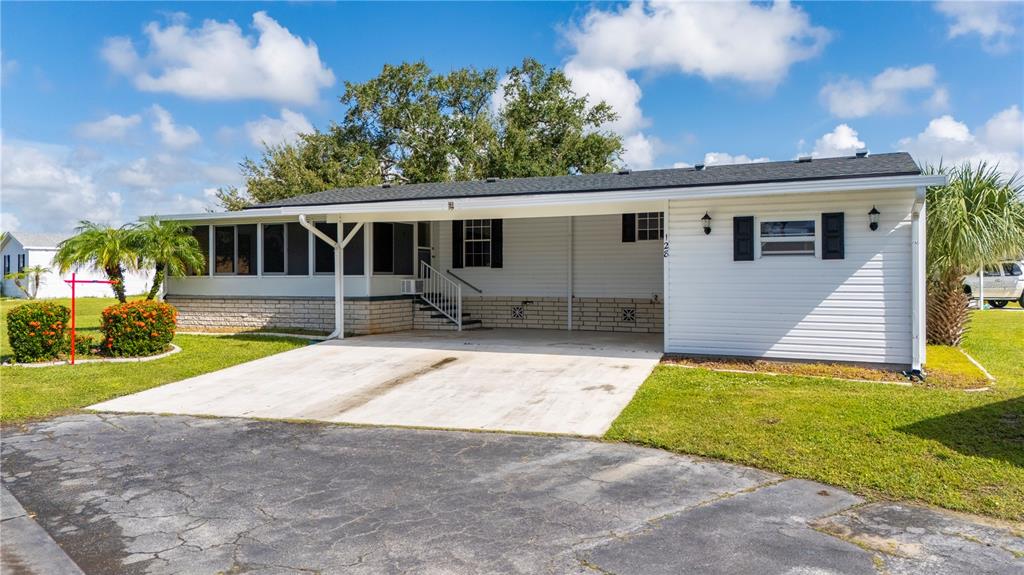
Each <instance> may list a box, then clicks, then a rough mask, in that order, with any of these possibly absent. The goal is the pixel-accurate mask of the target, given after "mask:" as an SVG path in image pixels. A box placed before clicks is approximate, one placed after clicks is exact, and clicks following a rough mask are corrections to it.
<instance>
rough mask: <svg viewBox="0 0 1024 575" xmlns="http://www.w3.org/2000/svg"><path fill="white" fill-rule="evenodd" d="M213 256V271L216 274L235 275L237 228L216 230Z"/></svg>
mask: <svg viewBox="0 0 1024 575" xmlns="http://www.w3.org/2000/svg"><path fill="white" fill-rule="evenodd" d="M213 256H214V264H213V271H214V272H215V273H218V274H233V273H235V226H223V227H220V226H218V227H216V228H214V230H213Z"/></svg>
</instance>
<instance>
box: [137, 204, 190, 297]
mask: <svg viewBox="0 0 1024 575" xmlns="http://www.w3.org/2000/svg"><path fill="white" fill-rule="evenodd" d="M134 233H135V235H136V241H137V245H138V248H139V255H140V256H141V257H142V259H143V260H144V261H145V262H146V263H149V264H152V265H153V267H154V274H153V287H151V288H150V290H149V294H148V295H147V296H146V299H148V300H151V299H153V298H155V297H156V294H157V293H159V291H160V286H161V284H163V282H164V279H165V277H166V275H167V274H170V275H172V276H183V275H185V274H187V273H188V270H189V269H204V268H205V267H206V254H204V253H203V250H202V249H201V248H200V247H199V241H198V240H196V238H195V237H194V236H193V235H192V233H191V228H190V227H189V226H187V225H184V224H182V223H179V222H169V221H163V222H161V221H160V220H158V219H157V218H156V217H149V218H146V219H145V220H143V222H142V224H141V225H140V226H138V227H137V228H135V230H134Z"/></svg>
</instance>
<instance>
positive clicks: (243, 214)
mask: <svg viewBox="0 0 1024 575" xmlns="http://www.w3.org/2000/svg"><path fill="white" fill-rule="evenodd" d="M944 181H945V178H944V176H927V175H922V174H921V171H920V170H919V168H918V167H917V165H916V164H915V163H914V161H913V159H912V158H911V157H910V156H909V155H908V154H904V153H897V154H880V155H867V154H857V155H856V156H851V157H845V158H829V159H813V160H811V159H801V160H798V161H787V162H770V163H760V164H744V165H730V166H708V167H704V166H696V167H694V168H685V169H666V170H650V171H641V172H629V171H622V172H619V173H611V174H592V175H573V176H560V177H542V178H517V179H509V180H499V179H493V178H492V179H488V180H485V181H472V182H446V183H433V184H411V185H395V186H386V185H385V186H378V187H367V188H348V189H338V190H328V191H325V192H319V193H314V194H309V195H305V196H299V197H295V198H289V199H286V200H280V201H277V202H271V203H268V204H263V205H260V206H255V207H252V208H249V209H246V210H242V211H237V212H230V213H205V214H186V215H177V216H163V217H162V219H165V220H179V221H185V222H188V223H190V224H192V225H193V234H194V235H195V236H196V238H197V239H198V240H199V242H200V244H201V245H202V246H203V248H204V249H205V250H207V251H208V253H209V265H208V268H207V269H205V270H197V271H196V274H195V275H193V276H189V277H182V278H172V279H170V280H169V281H168V287H167V296H166V297H167V300H168V301H171V302H172V303H174V304H175V305H176V306H178V309H179V311H180V316H179V318H180V320H181V322H182V323H183V324H184V325H188V326H191V327H193V328H204V327H206V328H237V327H266V326H280V327H304V328H312V329H323V330H325V331H331V330H333V334H332V335H339V334H344V333H357V334H361V333H380V332H386V331H397V330H403V329H412V328H417V329H419V328H427V329H453V328H456V329H458V328H463V329H465V328H469V327H474V326H483V327H526V328H547V329H567V330H609V331H626V332H659V333H664V350H665V352H666V353H676V354H691V355H729V356H745V357H768V358H794V359H808V360H827V361H849V362H864V363H881V364H891V365H899V366H911V367H913V368H920V366H921V364H922V363H923V360H924V349H925V345H924V335H923V334H924V321H925V319H924V315H925V314H924V263H925V262H924V253H925V251H924V229H925V226H924V210H925V206H924V197H925V196H924V190H925V188H926V187H927V186H929V185H937V184H942V183H943V182H944ZM339 224H340V226H341V228H342V232H341V234H340V235H339V233H338V227H339ZM336 242H337V243H340V245H342V246H343V249H340V250H339V249H335V248H334V245H336ZM341 270H343V271H344V274H342V273H340V271H341ZM415 279H420V280H422V281H420V282H419V283H418V284H417V283H415V282H410V281H408V280H415ZM412 291H419V292H420V295H418V296H411V295H408V293H409V292H412Z"/></svg>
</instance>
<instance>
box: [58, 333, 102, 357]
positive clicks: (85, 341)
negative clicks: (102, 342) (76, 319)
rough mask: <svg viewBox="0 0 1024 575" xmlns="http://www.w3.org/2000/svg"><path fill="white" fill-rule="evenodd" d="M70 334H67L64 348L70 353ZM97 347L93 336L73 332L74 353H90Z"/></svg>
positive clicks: (81, 354)
mask: <svg viewBox="0 0 1024 575" xmlns="http://www.w3.org/2000/svg"><path fill="white" fill-rule="evenodd" d="M70 344H71V334H70V333H69V334H68V337H67V345H66V346H65V349H66V350H67V351H68V352H69V353H70V351H71V345H70ZM96 347H98V345H97V343H96V340H95V338H93V337H92V336H91V335H82V334H79V333H76V334H75V355H77V356H79V357H82V356H86V355H91V354H92V353H93V350H94V349H95V348H96Z"/></svg>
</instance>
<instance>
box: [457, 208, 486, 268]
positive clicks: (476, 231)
mask: <svg viewBox="0 0 1024 575" xmlns="http://www.w3.org/2000/svg"><path fill="white" fill-rule="evenodd" d="M462 233H463V252H462V253H463V260H462V261H463V265H464V266H465V267H467V268H489V267H491V220H463V225H462Z"/></svg>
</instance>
